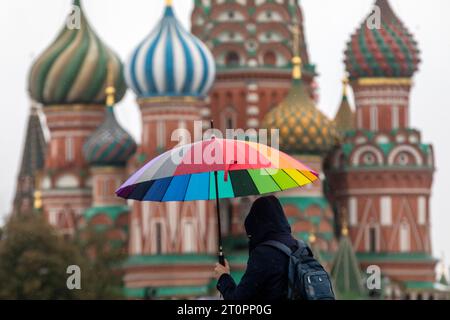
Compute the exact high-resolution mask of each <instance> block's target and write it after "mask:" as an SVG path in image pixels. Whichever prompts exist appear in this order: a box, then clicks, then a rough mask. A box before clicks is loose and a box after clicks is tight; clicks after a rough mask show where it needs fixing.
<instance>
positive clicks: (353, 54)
mask: <svg viewBox="0 0 450 320" xmlns="http://www.w3.org/2000/svg"><path fill="white" fill-rule="evenodd" d="M377 17H379V21H380V24H379V25H377ZM419 53H420V52H419V49H418V46H417V42H416V41H415V40H414V37H413V35H412V34H411V33H410V32H409V31H408V29H407V28H406V27H405V25H404V24H403V22H402V21H401V20H400V19H399V18H398V17H397V16H396V14H395V13H394V11H393V10H392V8H391V6H390V4H389V1H388V0H376V2H375V6H374V9H373V10H372V12H371V14H370V15H369V16H368V17H367V19H365V20H364V22H363V23H362V24H361V26H360V27H359V28H358V29H357V31H356V32H355V33H354V34H353V35H352V37H351V39H350V41H349V42H348V43H347V49H346V51H345V65H346V69H347V71H348V73H349V75H350V78H351V79H355V78H363V77H396V78H410V77H412V76H413V74H414V72H416V71H417V69H418V65H419V63H420V58H419Z"/></svg>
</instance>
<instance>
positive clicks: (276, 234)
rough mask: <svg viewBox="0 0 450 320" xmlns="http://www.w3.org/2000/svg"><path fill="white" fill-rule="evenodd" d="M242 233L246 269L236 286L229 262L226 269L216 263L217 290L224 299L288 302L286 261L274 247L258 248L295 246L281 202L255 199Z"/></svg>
mask: <svg viewBox="0 0 450 320" xmlns="http://www.w3.org/2000/svg"><path fill="white" fill-rule="evenodd" d="M245 231H246V232H247V236H248V238H249V258H248V262H247V269H246V271H245V273H244V275H243V277H242V279H241V281H240V283H239V284H238V285H236V283H235V281H234V280H233V278H232V277H231V275H230V267H229V264H228V261H225V266H222V265H221V264H218V263H216V267H215V269H214V270H215V274H216V277H217V279H218V282H217V289H218V290H219V291H220V293H221V294H222V295H223V297H224V299H225V300H283V299H287V289H288V263H289V258H288V257H287V256H286V255H285V254H284V253H283V252H281V251H280V250H278V249H276V248H273V247H270V246H267V245H261V244H262V243H263V242H265V241H268V240H276V241H280V242H282V243H284V244H285V245H287V246H288V247H290V248H291V250H295V249H296V247H297V246H298V243H297V241H296V240H295V239H294V238H293V237H292V235H291V227H290V225H289V223H288V221H287V219H286V216H285V214H284V211H283V208H282V206H281V204H280V201H279V200H278V199H277V198H276V197H275V196H265V197H260V198H258V199H257V200H256V201H255V202H254V203H253V205H252V207H251V209H250V213H249V214H248V215H247V218H246V219H245Z"/></svg>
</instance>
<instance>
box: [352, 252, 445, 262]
mask: <svg viewBox="0 0 450 320" xmlns="http://www.w3.org/2000/svg"><path fill="white" fill-rule="evenodd" d="M356 256H357V257H358V260H359V261H364V262H372V261H377V262H391V261H395V262H434V261H437V259H435V258H433V257H432V256H431V255H430V254H428V253H426V252H393V253H391V252H359V253H357V254H356Z"/></svg>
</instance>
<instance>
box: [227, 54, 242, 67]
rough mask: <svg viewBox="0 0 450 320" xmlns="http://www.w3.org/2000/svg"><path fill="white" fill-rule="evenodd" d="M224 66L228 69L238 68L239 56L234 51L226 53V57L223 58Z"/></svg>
mask: <svg viewBox="0 0 450 320" xmlns="http://www.w3.org/2000/svg"><path fill="white" fill-rule="evenodd" d="M225 64H226V65H227V66H229V67H232V66H238V65H239V55H238V54H237V53H236V52H234V51H230V52H228V53H227V55H226V56H225Z"/></svg>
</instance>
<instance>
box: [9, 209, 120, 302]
mask: <svg viewBox="0 0 450 320" xmlns="http://www.w3.org/2000/svg"><path fill="white" fill-rule="evenodd" d="M82 238H83V239H81V237H80V238H78V237H77V238H76V239H65V238H63V237H62V236H61V235H59V234H58V233H57V231H56V230H55V229H54V228H53V227H51V226H50V225H48V224H47V222H46V221H45V220H44V218H43V217H42V216H41V215H39V214H36V213H32V214H26V215H20V216H14V217H12V218H10V220H9V221H8V222H7V224H6V225H5V227H4V228H3V235H2V237H0V284H1V285H0V299H114V298H121V295H120V293H121V278H122V277H121V274H120V273H119V272H118V271H117V270H118V268H117V266H118V265H119V263H120V261H121V259H122V257H123V253H122V251H121V250H120V249H118V248H114V247H112V246H110V245H109V243H108V242H107V240H106V239H105V238H104V234H103V233H95V232H85V233H84V234H83V237H82ZM70 265H77V266H79V267H80V270H81V289H80V290H77V289H74V290H70V289H68V288H67V279H68V277H69V276H71V274H68V273H67V267H68V266H70Z"/></svg>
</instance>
